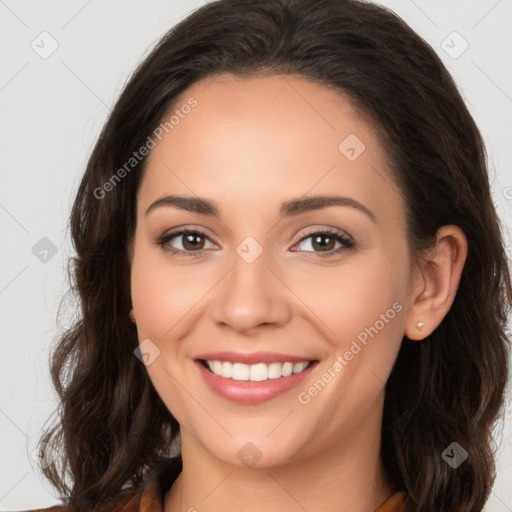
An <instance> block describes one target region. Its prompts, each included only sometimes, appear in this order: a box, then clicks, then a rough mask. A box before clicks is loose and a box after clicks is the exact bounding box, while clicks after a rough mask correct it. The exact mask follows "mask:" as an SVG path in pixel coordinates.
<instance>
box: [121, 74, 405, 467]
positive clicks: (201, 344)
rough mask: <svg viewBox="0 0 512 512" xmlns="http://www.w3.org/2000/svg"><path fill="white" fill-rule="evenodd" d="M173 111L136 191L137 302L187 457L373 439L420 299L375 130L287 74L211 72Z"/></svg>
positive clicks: (269, 460)
mask: <svg viewBox="0 0 512 512" xmlns="http://www.w3.org/2000/svg"><path fill="white" fill-rule="evenodd" d="M192 98H193V99H192ZM194 100H195V101H196V102H197V104H195V102H194ZM187 101H188V102H189V103H187ZM186 104H189V105H192V104H194V105H195V106H194V107H193V108H187V107H185V108H181V109H180V107H181V106H183V105H186ZM175 110H178V113H176V114H175V115H176V116H177V117H175V119H174V121H173V123H172V128H169V126H171V125H168V126H167V132H168V133H166V131H165V130H164V131H163V137H161V140H158V139H155V142H157V145H156V147H155V148H154V149H152V151H151V153H150V155H149V157H148V160H147V167H146V170H145V174H144V177H143V180H142V182H141V185H140V188H139V191H138V196H137V227H136V232H135V237H134V240H133V253H132V255H131V258H132V267H131V292H132V301H133V307H134V314H135V317H136V324H137V330H138V336H139V340H140V343H141V351H142V352H143V353H146V354H147V355H146V362H145V364H146V369H147V371H148V373H149V376H150V378H151V380H152V382H153V384H154V387H155V389H156V391H157V392H158V394H159V395H160V397H161V398H162V400H163V402H164V403H165V404H166V406H167V407H168V409H169V411H170V412H171V413H172V415H173V416H174V417H175V418H176V419H177V420H178V421H179V423H180V426H181V436H182V443H183V447H184V449H185V446H186V445H187V446H189V447H190V448H189V449H190V450H191V451H192V450H196V452H197V453H199V452H202V454H203V455H205V456H206V454H208V453H209V454H211V455H213V456H214V457H216V458H217V459H219V460H222V461H224V462H227V463H231V464H236V465H239V466H241V465H246V466H248V465H251V464H254V463H257V464H258V466H265V465H266V466H272V465H280V464H284V463H286V462H292V461H295V460H299V459H300V458H303V457H309V456H313V455H315V454H318V453H321V452H325V453H333V450H339V449H340V447H348V446H351V445H352V446H357V445H358V443H359V445H363V446H367V445H368V441H369V440H370V441H371V442H375V441H376V439H377V437H378V435H380V425H381V416H382V405H383V398H384V387H385V383H386V381H387V379H388V376H389V374H390V372H391V369H392V366H393V364H394V361H395V359H396V356H397V353H398V350H399V347H400V343H401V341H402V336H403V334H404V323H405V318H406V315H407V312H408V309H409V302H410V300H411V293H412V292H413V291H414V290H413V287H412V284H411V282H410V280H409V269H410V268H411V266H410V265H411V262H410V259H409V252H408V246H407V241H406V219H405V205H404V203H403V200H402V197H401V195H400V193H399V191H398V189H397V188H396V187H395V186H394V185H393V183H392V181H391V178H390V175H389V174H388V172H389V169H388V168H387V164H386V160H385V154H384V148H382V147H381V146H380V144H379V142H378V140H377V137H376V135H375V133H374V132H373V131H372V128H371V126H370V125H369V124H367V123H366V122H364V121H363V120H362V119H361V117H359V116H358V115H357V114H356V112H355V111H354V110H353V109H352V108H351V106H350V105H349V103H348V102H347V100H346V99H344V98H343V97H342V96H341V95H339V94H337V93H336V92H334V91H332V90H329V89H327V88H325V87H323V86H321V85H318V84H316V83H312V82H309V81H306V80H304V79H302V78H297V77H292V76H285V77H284V76H271V77H258V78H254V79H241V78H234V77H232V76H231V75H221V76H218V77H217V78H216V79H215V80H213V81H212V79H211V78H209V79H208V80H203V81H201V82H198V83H196V84H195V85H193V86H192V87H190V88H189V89H188V90H187V91H185V92H184V93H182V95H181V96H180V98H179V99H178V101H177V103H176V105H175V107H174V109H173V112H174V111H175ZM170 115H171V113H170V114H169V117H170ZM176 119H178V121H176ZM167 120H168V119H165V120H164V121H167ZM169 196H173V197H175V198H176V197H178V198H187V199H188V202H187V203H185V202H182V203H181V206H180V205H179V204H178V203H177V202H176V201H173V200H172V199H170V198H169ZM332 196H336V197H337V198H346V199H337V200H336V202H334V200H333V201H331V202H330V203H329V202H328V201H327V202H325V201H324V200H322V199H319V200H315V199H314V198H316V197H319V198H326V197H332ZM166 197H168V199H164V198H166ZM206 202H207V203H208V205H206ZM187 205H188V207H187ZM214 209H215V210H216V214H212V212H213V210H214ZM183 230H187V232H188V233H185V234H178V233H180V232H181V231H183ZM326 231H327V233H326ZM164 235H165V236H166V239H165V241H164V243H163V245H159V243H158V242H159V240H160V239H161V238H162V237H163V236H164ZM171 235H173V236H171ZM173 249H174V250H176V251H177V252H176V253H172V252H171V250H173ZM201 360H210V361H220V362H218V363H213V362H212V363H211V364H212V368H213V370H214V372H217V373H221V375H216V374H215V373H212V372H211V371H210V370H207V369H206V368H205V366H204V364H208V363H204V362H201ZM310 361H311V362H312V363H310V364H309V366H308V367H306V369H305V370H303V371H302V372H301V371H300V370H301V369H302V368H303V367H304V365H300V362H305V363H307V362H310ZM249 363H250V364H249ZM283 363H288V364H283ZM290 363H292V364H290ZM293 371H296V372H297V373H292V374H291V375H289V373H290V372H293ZM278 375H281V376H279V377H278ZM283 375H284V376H283ZM269 376H270V377H269ZM232 377H235V378H234V379H233V378H232ZM239 379H241V380H239ZM247 379H249V380H247ZM365 443H366V444H365ZM334 447H336V448H334Z"/></svg>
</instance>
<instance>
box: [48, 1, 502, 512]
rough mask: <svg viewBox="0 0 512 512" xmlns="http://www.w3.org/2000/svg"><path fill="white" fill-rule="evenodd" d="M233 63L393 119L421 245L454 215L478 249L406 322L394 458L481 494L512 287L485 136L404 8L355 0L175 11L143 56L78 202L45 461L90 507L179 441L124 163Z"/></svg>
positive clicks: (393, 382) (389, 408)
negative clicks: (143, 307)
mask: <svg viewBox="0 0 512 512" xmlns="http://www.w3.org/2000/svg"><path fill="white" fill-rule="evenodd" d="M223 72H229V73H232V74H235V75H237V76H240V77H250V76H254V75H256V74H261V73H267V74H268V73H271V74H277V73H282V74H290V73H293V74H298V75H301V76H303V77H306V78H308V79H311V80H314V81H316V82H317V83H319V84H322V85H324V86H326V87H330V88H334V89H335V90H337V91H339V92H341V93H343V94H344V95H345V96H346V97H348V98H350V100H351V102H352V103H353V104H354V106H355V107H356V108H357V109H358V110H359V111H360V112H361V114H362V115H365V116H366V117H367V118H368V119H369V120H370V121H371V122H372V124H374V125H375V127H376V128H377V129H378V130H379V133H380V138H381V143H382V145H383V147H385V148H386V150H387V156H388V158H389V160H390V162H391V164H392V165H391V168H392V169H393V176H392V179H393V180H394V181H395V182H396V183H397V184H398V185H399V188H400V191H401V193H402V194H403V196H404V198H405V200H406V204H407V218H408V237H409V243H410V247H411V248H413V250H414V254H415V255H419V254H420V251H421V250H422V249H425V248H427V247H430V246H431V245H432V243H433V241H434V240H435V234H436V231H437V230H438V228H440V227H441V226H443V225H446V224H456V225H458V226H460V227H461V229H462V230H463V231H464V233H465V235H466V237H467V240H468V256H467V260H466V264H465V267H464V270H463V273H462V277H461V281H460V285H459V288H458V291H457V295H456V297H455V301H454V303H453V305H452V307H451V309H450V311H449V312H448V314H447V315H446V317H445V318H444V319H443V321H442V323H441V324H440V325H439V327H438V328H437V329H436V330H435V331H434V332H433V333H432V334H431V335H430V336H429V337H428V338H427V339H426V340H424V341H422V342H412V341H411V340H408V339H407V338H405V337H404V339H403V341H402V346H401V349H400V352H399V355H398V358H397V360H396V363H395V366H394V368H393V371H392V373H391V375H390V377H389V380H388V382H387V384H386V397H385V404H384V416H383V427H382V460H383V464H384V467H385V470H386V472H387V473H388V474H389V476H390V478H391V479H392V480H393V482H394V483H395V485H396V487H397V488H401V489H404V490H405V491H406V493H407V495H408V501H409V506H410V510H413V511H418V512H432V511H440V510H442V511H448V510H449V511H450V512H463V511H464V512H470V511H471V512H475V511H480V510H482V508H483V506H484V503H485V502H486V500H487V497H488V495H489V493H490V490H491V487H492V485H493V482H494V478H495V463H494V457H493V446H492V436H491V434H492V427H493V424H494V423H495V422H496V420H497V419H498V417H499V414H500V412H501V407H502V405H503V395H504V388H505V385H506V382H507V377H508V367H507V360H508V351H509V340H508V338H507V334H506V323H507V315H508V313H509V311H510V304H511V303H512V289H511V281H510V270H509V268H508V261H507V256H506V253H505V249H504V243H503V239H502V235H501V231H500V222H499V219H498V217H497V215H496V211H495V208H494V205H493V201H492V197H491V193H490V187H489V179H488V171H487V163H486V154H485V149H484V145H483V141H482V138H481V135H480V133H479V131H478V128H477V126H476V125H475V122H474V120H473V118H472V117H471V115H470V114H469V112H468V109H467V108H466V106H465V104H464V101H463V99H462V98H461V96H460V94H459V92H458V90H457V87H456V85H455V83H454V82H453V80H452V78H451V76H450V74H449V73H448V71H447V70H446V68H445V67H444V65H443V64H442V62H441V60H440V59H439V57H438V56H437V55H436V53H435V52H434V50H433V49H432V48H431V47H430V46H429V45H428V44H427V43H426V42H425V41H424V40H423V39H421V38H420V37H419V36H418V35H417V34H416V33H415V32H414V31H413V30H412V29H411V28H410V27H409V26H408V25H406V24H405V23H404V22H403V21H402V20H401V19H400V18H399V17H398V16H396V15H395V14H394V13H393V12H391V11H389V10H387V9H385V8H383V7H380V6H377V5H373V4H371V3H368V2H362V1H358V0H258V1H254V0H219V1H214V2H211V3H209V4H206V5H205V6H203V7H201V8H199V9H197V10H195V11H194V12H193V13H192V14H191V15H189V16H188V17H187V18H186V19H184V20H183V21H181V22H180V23H179V24H177V25H176V26H174V27H173V28H172V29H171V30H170V31H169V32H168V33H167V34H166V35H165V36H164V37H163V38H162V39H161V40H160V42H159V43H158V44H157V45H156V46H155V48H154V49H153V50H152V52H151V53H150V54H149V55H148V56H147V58H146V59H145V60H144V61H143V62H142V63H141V64H140V65H139V67H138V68H137V69H136V70H135V72H134V74H133V75H132V77H131V78H130V80H129V81H128V83H127V85H126V86H125V88H124V90H123V92H122V94H121V95H120V97H119V99H118V101H117V103H116V105H115V107H114V109H113V110H112V112H111V114H110V116H109V118H108V120H107V122H106V124H105V126H104V128H103V130H102V132H101V134H100V136H99V138H98V141H97V143H96V145H95V147H94V150H93V152H92V154H91V156H90V158H89V161H88V164H87V167H86V169H85V173H84V175H83V178H82V181H81V183H80V186H79V189H78V192H77V194H76V198H75V201H74V204H73V208H72V212H71V218H70V228H71V235H72V240H73V244H74V247H75V250H76V257H74V258H72V260H71V261H70V269H69V274H70V278H71V282H72V294H73V296H74V297H76V299H77V301H78V304H79V314H78V317H77V319H76V321H75V322H74V323H73V324H72V325H71V326H69V328H68V329H67V330H66V331H65V332H64V334H63V335H62V336H61V337H60V338H59V339H58V340H56V344H55V346H53V347H52V352H51V375H52V380H53V383H54V386H55V388H56V390H57V393H58V395H59V397H60V406H59V421H58V422H57V423H55V424H53V425H52V426H51V428H49V429H48V430H46V431H45V432H44V433H43V435H42V437H41V439H40V442H39V443H40V445H39V446H40V455H41V456H43V455H44V451H45V448H46V447H47V444H48V446H51V447H52V449H53V451H54V452H55V453H57V454H59V456H58V457H57V458H56V460H55V463H54V464H51V465H49V466H48V467H42V471H43V473H44V474H45V476H46V477H47V478H48V479H49V480H50V482H51V483H52V484H53V485H54V486H55V487H56V488H57V489H58V490H59V492H60V493H61V495H62V496H65V497H66V498H67V499H68V500H69V502H70V503H71V504H72V505H73V506H74V507H75V510H76V511H77V512H82V511H85V510H89V509H93V508H94V509H95V510H97V509H99V508H100V506H101V505H105V506H106V505H107V504H108V503H112V500H113V497H115V496H116V495H117V494H118V493H119V492H120V491H121V490H122V489H132V490H134V492H135V491H137V490H140V488H141V485H142V484H143V483H144V479H145V476H146V474H147V471H148V470H149V469H151V468H154V467H155V465H156V464H159V463H160V462H161V461H162V460H165V459H166V458H168V456H169V453H170V447H171V443H172V441H173V440H174V439H175V438H176V436H177V434H178V433H179V424H178V423H177V421H176V420H175V418H173V416H172V415H171V414H170V412H169V411H168V410H167V408H166V406H165V405H164V403H163V402H162V400H161V399H160V397H159V395H158V394H157V393H156V391H155V389H154V388H153V386H152V383H151V381H150V379H149V377H148V374H147V371H146V369H145V367H144V365H143V364H142V363H141V362H140V361H139V359H138V358H137V357H135V356H134V350H135V349H136V348H137V347H138V339H137V332H136V328H135V326H134V325H133V324H132V323H131V322H130V320H129V317H128V313H129V310H130V307H131V300H130V264H129V259H128V247H129V243H130V241H131V240H132V237H133V234H134V227H135V204H136V192H137V189H138V186H139V183H140V179H141V175H142V171H143V169H144V164H145V161H146V158H145V157H144V158H142V159H140V161H139V162H138V163H137V164H136V165H133V168H131V167H130V168H127V167H126V166H125V170H126V171H127V172H125V173H121V174H122V175H123V176H122V179H121V180H117V181H112V177H113V175H114V174H116V172H117V170H118V169H120V168H122V166H123V165H125V164H126V162H128V161H129V159H130V158H131V157H132V155H133V152H134V151H136V150H137V149H138V148H140V147H142V146H143V145H144V144H146V141H147V140H148V137H153V136H154V131H155V129H156V128H157V127H158V125H159V124H160V123H161V121H162V119H164V116H165V115H166V114H168V112H169V109H170V108H171V106H174V101H175V98H176V97H177V96H178V95H179V94H180V93H181V92H183V91H185V90H186V89H187V87H189V86H190V85H192V84H193V83H194V82H195V81H197V80H199V79H201V78H204V77H209V76H212V77H213V76H214V75H216V74H219V73H223ZM117 176H119V173H118V174H117ZM109 180H111V181H110V184H111V186H109V187H106V186H105V184H106V183H107V182H109ZM454 441H456V442H457V443H459V444H460V445H461V446H462V447H463V448H464V449H465V450H466V452H468V454H469V456H468V458H467V460H466V461H464V463H463V464H461V465H460V466H459V467H458V468H457V469H456V470H454V469H452V468H451V467H450V466H449V465H448V464H447V463H446V462H445V461H444V460H443V459H442V457H441V454H442V452H443V451H444V450H445V448H446V447H447V446H448V445H450V443H452V442H454ZM42 466H43V465H42ZM66 477H70V478H71V484H69V485H68V483H67V482H66V481H65V480H66Z"/></svg>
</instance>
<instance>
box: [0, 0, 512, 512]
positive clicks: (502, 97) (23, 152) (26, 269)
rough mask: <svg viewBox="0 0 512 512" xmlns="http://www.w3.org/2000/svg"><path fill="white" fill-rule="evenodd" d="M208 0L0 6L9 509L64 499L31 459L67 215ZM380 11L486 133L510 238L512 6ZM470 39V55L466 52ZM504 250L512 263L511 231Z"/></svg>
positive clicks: (49, 397)
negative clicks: (155, 56) (138, 74)
mask: <svg viewBox="0 0 512 512" xmlns="http://www.w3.org/2000/svg"><path fill="white" fill-rule="evenodd" d="M203 3H204V2H202V1H199V0H189V1H184V0H180V1H178V0H172V1H171V0H167V1H163V0H152V1H144V2H143V1H141V0H137V1H132V2H130V3H128V2H126V1H121V0H103V1H101V2H100V1H99V0H88V1H87V0H85V1H84V0H82V1H76V0H72V1H70V0H58V1H57V0H53V1H46V2H38V1H35V0H32V1H28V0H25V1H23V0H0V45H1V48H2V59H1V61H0V108H1V116H0V130H1V132H0V144H1V151H0V172H1V173H2V174H1V177H2V179H1V183H2V186H1V188H0V227H1V231H0V234H1V241H0V251H1V258H2V259H1V262H2V264H1V266H0V311H1V320H2V324H1V336H2V340H1V348H2V357H1V359H0V433H1V436H0V453H1V460H2V465H1V468H0V508H1V509H2V510H20V509H30V508H39V507H43V506H45V507H46V506H50V505H53V504H55V503H56V498H55V495H54V494H53V492H54V491H53V489H52V488H51V487H50V485H49V484H48V483H47V482H46V481H45V480H43V477H42V475H41V474H40V473H39V471H38V470H37V466H36V463H35V460H33V459H32V451H33V450H34V448H35V444H36V441H37V439H38V437H39V433H40V430H41V427H42V426H43V424H44V422H45V421H46V419H47V418H48V416H49V415H50V414H51V413H52V411H53V410H54V408H55V407H56V405H57V404H56V400H55V393H54V391H53V388H52V386H51V383H50V378H49V371H48V350H49V345H50V343H51V342H52V340H53V339H54V338H55V336H56V335H57V334H58V332H59V326H58V324H57V323H56V316H57V308H58V305H59V301H60V298H61V297H62V295H63V294H64V292H65V291H66V290H67V282H66V278H65V267H66V262H67V257H68V256H69V255H70V254H71V249H70V247H71V246H70V241H69V236H68V232H67V231H66V224H67V221H68V214H69V210H70V206H71V201H72V197H73V193H74V191H75V190H76V187H77V186H78V182H79V178H80V176H81V174H82V172H83V169H84V166H85V163H86V160H87V157H88V155H89V153H90V151H91V149H92V145H93V143H94V141H95V139H96V137H97V136H98V134H99V132H100V129H101V127H102V125H103V123H104V121H105V119H106V116H107V114H108V111H109V108H110V106H112V105H113V103H114V101H115V99H116V98H117V96H118V94H119V93H120V91H121V90H122V87H123V84H124V83H125V80H126V79H127V78H128V76H129V75H130V73H131V72H132V70H133V68H134V67H135V65H136V64H137V63H138V62H139V61H140V60H141V59H142V57H143V56H144V55H146V54H147V53H148V51H149V48H150V47H151V46H152V45H153V44H154V43H155V42H156V41H157V39H158V38H159V37H160V36H161V35H163V34H164V33H165V32H166V31H167V30H168V29H169V28H170V27H171V26H172V25H174V24H175V23H176V22H177V21H179V20H180V19H182V18H183V17H184V16H186V15H187V13H188V12H190V11H191V10H193V9H195V8H196V7H197V6H199V5H202V4H203ZM381 3H383V4H384V5H387V6H388V7H391V8H392V9H393V10H395V11H396V12H397V13H398V14H399V15H400V16H402V17H403V18H404V19H405V20H406V21H407V22H408V23H409V24H410V25H411V26H412V27H413V29H415V30H416V31H417V32H418V33H419V34H420V35H422V36H423V37H424V38H425V39H426V40H427V41H428V42H429V43H430V44H431V45H432V46H433V47H434V49H435V50H436V51H437V52H438V53H439V55H440V56H441V57H442V59H443V61H444V62H445V63H446V65H447V66H448V68H449V70H450V71H451V72H452V74H453V76H454V78H455V80H456V81H457V83H458V85H459V87H460V90H461V92H462V93H463V95H464V98H465V99H466V101H467V104H468V106H469V108H470V111H471V113H472V114H473V115H474V117H475V119H476V122H477V124H478V125H479V127H480V129H481V132H482V134H483V136H484V139H485V142H486V145H487V150H488V153H489V161H490V172H491V183H492V189H493V195H494V199H495V204H496V207H497V209H498V213H499V215H500V217H501V219H502V220H503V222H504V223H505V224H506V228H507V229H508V230H511V229H512V171H511V162H512V122H511V119H512V1H511V0H499V1H498V0H472V1H468V0H435V1H427V0H415V1H413V0H395V1H393V0H388V1H382V2H381ZM454 31H456V32H458V34H460V36H461V37H459V36H458V35H457V34H453V32H454ZM42 32H48V33H49V34H50V36H48V35H40V34H41V33H42ZM52 39H53V40H55V41H56V43H54V42H53V41H52ZM443 41H444V42H443ZM464 41H467V44H468V45H469V46H468V48H467V49H466V50H465V51H464V52H463V53H461V52H462V50H463V49H464V47H465V45H466V43H465V42H464ZM52 44H58V48H57V49H56V51H55V52H54V53H53V54H52V55H50V56H47V55H43V56H44V57H47V58H42V57H41V56H40V55H39V54H38V53H37V52H36V51H35V50H34V49H33V48H32V47H31V45H33V46H34V47H35V48H37V50H38V52H39V53H43V52H49V50H51V48H52V46H51V45H52ZM459 53H460V55H459ZM43 237H47V238H48V239H49V240H51V242H52V243H53V244H54V245H55V247H56V250H57V252H56V254H55V255H53V256H52V253H51V252H50V253H48V255H46V258H47V261H46V262H45V261H41V260H40V258H43V259H44V256H45V255H44V253H42V254H39V257H36V255H35V254H34V253H33V252H32V248H33V247H34V246H35V245H36V244H37V243H38V242H39V241H40V239H41V238H43ZM506 240H507V247H508V248H507V250H508V253H509V257H510V254H511V243H510V236H509V234H508V232H507V233H506ZM40 243H43V242H40ZM36 247H38V246H36ZM36 252H37V251H36ZM71 317H72V311H70V310H68V311H65V314H64V317H63V320H62V321H63V323H64V324H65V323H66V319H67V318H71ZM461 327H462V326H461ZM509 389H510V387H509ZM508 397H510V392H509V393H508ZM507 402H508V403H509V406H508V408H507V411H506V414H505V421H504V423H503V425H504V428H500V427H499V426H498V427H499V428H498V429H497V435H496V439H497V443H499V450H498V478H497V481H496V484H495V486H494V489H493V493H492V496H491V499H490V500H489V502H488V505H487V507H486V509H485V510H486V512H504V511H512V487H511V486H510V482H511V481H512V428H511V421H510V420H511V419H512V410H511V406H510V398H508V399H507Z"/></svg>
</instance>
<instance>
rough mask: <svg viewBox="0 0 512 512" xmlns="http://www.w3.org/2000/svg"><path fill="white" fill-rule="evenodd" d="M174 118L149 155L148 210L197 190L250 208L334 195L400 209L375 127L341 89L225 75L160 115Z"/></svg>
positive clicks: (286, 78) (290, 79) (288, 78)
mask: <svg viewBox="0 0 512 512" xmlns="http://www.w3.org/2000/svg"><path fill="white" fill-rule="evenodd" d="M194 102H195V103H194ZM190 104H195V106H194V107H193V108H188V107H187V108H184V106H185V105H190ZM171 116H174V123H172V127H171V126H168V127H167V128H168V129H167V130H165V131H164V132H163V136H162V137H161V140H155V142H156V143H157V145H156V147H155V148H154V149H152V150H151V152H150V155H149V157H148V160H147V162H146V169H145V175H144V179H143V181H142V184H141V187H140V189H139V193H140V194H139V201H140V203H141V204H140V206H141V208H143V207H144V205H146V206H147V205H148V204H149V202H150V201H152V200H154V199H156V198H158V197H159V196H162V195H164V194H165V193H168V194H169V193H173V194H184V195H194V194H195V195H199V196H201V197H211V198H212V199H215V200H217V199H218V200H219V202H220V203H222V202H229V201H230V200H231V202H233V200H234V199H235V198H236V199H237V200H238V204H240V205H243V206H244V212H243V213H244V214H246V215H249V214H250V215H253V214H256V213H257V212H258V211H259V212H261V209H262V204H263V203H264V204H267V205H268V204H271V203H272V202H273V201H275V202H276V204H277V203H278V202H279V204H280V203H281V202H282V201H284V200H286V199H288V198H289V197H291V196H293V197H295V196H303V195H305V194H315V195H316V194H326V193H333V192H337V193H339V194H340V195H345V196H353V197H355V198H356V199H357V200H359V201H361V202H363V203H368V204H372V205H373V207H374V208H375V209H377V210H378V209H381V210H386V209H387V211H388V213H390V214H391V215H395V216H397V215H398V216H399V217H400V215H403V211H402V210H403V205H402V204H401V198H400V194H399V192H398V190H397V189H396V187H395V185H394V184H393V182H392V180H391V177H390V174H389V169H388V165H387V159H386V154H385V151H384V149H383V148H382V147H381V144H380V142H379V140H378V137H377V135H376V133H375V132H374V130H373V128H372V126H371V125H370V124H368V123H367V121H365V119H363V118H362V117H361V116H360V115H359V114H358V112H357V111H356V110H355V109H354V108H353V107H352V105H351V103H350V101H349V100H348V99H347V98H346V97H345V96H344V95H343V94H341V93H339V92H338V91H335V90H333V89H330V88H327V87H325V86H323V85H320V84H318V83H315V82H312V81H310V80H307V79H305V78H303V77H298V76H292V75H272V76H259V77H254V78H249V79H248V78H240V77H235V76H233V75H228V74H224V75H218V76H216V77H214V78H212V77H209V78H206V79H203V80H201V81H199V82H196V83H195V84H193V85H192V86H191V87H189V88H188V89H187V90H185V91H184V92H182V93H181V94H180V95H179V96H178V97H177V98H176V100H175V102H174V105H173V107H172V109H171V110H170V111H169V112H168V114H167V115H166V116H165V117H164V119H163V120H162V122H163V123H165V122H166V121H168V120H169V119H170V118H171ZM233 213H234V212H233ZM239 213H240V212H239Z"/></svg>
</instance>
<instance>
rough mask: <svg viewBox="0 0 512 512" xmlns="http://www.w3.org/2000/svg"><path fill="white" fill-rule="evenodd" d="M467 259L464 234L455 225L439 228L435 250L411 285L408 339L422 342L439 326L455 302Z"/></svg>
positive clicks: (426, 258)
mask: <svg viewBox="0 0 512 512" xmlns="http://www.w3.org/2000/svg"><path fill="white" fill-rule="evenodd" d="M466 256H467V239H466V236H465V235H464V232H463V231H462V230H461V229H460V228H459V227H458V226H455V225H447V226H443V227H441V228H440V229H439V230H438V231H437V235H436V245H435V247H434V249H432V251H431V252H429V253H428V254H427V255H425V256H424V257H423V260H424V263H423V264H422V266H421V269H420V271H419V275H418V277H417V279H416V280H415V281H414V282H413V283H411V292H410V297H409V299H410V301H409V308H408V314H407V318H406V324H405V330H404V334H405V336H407V338H409V339H411V340H422V339H424V338H426V337H427V336H429V335H430V334H431V333H432V332H433V331H434V330H435V329H436V328H437V327H438V326H439V324H440V323H441V322H442V320H443V318H444V317H445V316H446V314H447V313H448V311H449V310H450V308H451V306H452V304H453V301H454V300H455V296H456V294H457V289H458V287H459V282H460V278H461V275H462V270H463V268H464V263H465V261H466ZM419 319H421V320H419Z"/></svg>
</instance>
